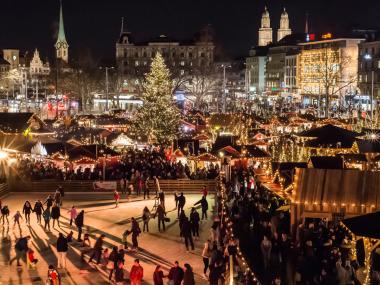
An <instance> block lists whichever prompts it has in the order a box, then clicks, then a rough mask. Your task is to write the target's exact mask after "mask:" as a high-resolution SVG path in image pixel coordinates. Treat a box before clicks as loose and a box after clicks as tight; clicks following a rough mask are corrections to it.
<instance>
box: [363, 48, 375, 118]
mask: <svg viewBox="0 0 380 285" xmlns="http://www.w3.org/2000/svg"><path fill="white" fill-rule="evenodd" d="M364 60H366V61H370V62H371V64H372V55H371V54H369V53H366V54H365V55H364ZM366 71H367V69H366ZM374 77H375V71H374V70H373V68H372V67H371V120H372V121H373V92H374V82H373V81H374Z"/></svg>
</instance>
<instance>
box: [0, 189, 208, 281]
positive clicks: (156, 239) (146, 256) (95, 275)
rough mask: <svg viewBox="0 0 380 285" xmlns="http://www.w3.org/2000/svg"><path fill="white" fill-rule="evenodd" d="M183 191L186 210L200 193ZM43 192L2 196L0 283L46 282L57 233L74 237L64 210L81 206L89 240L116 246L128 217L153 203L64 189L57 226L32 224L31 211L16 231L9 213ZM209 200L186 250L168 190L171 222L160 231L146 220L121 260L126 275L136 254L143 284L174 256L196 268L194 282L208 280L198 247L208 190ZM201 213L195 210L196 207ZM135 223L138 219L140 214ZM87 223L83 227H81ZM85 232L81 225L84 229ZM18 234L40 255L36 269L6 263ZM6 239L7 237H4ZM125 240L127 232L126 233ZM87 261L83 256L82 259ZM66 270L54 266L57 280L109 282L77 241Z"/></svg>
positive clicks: (202, 236) (41, 196) (205, 232)
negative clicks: (5, 220)
mask: <svg viewBox="0 0 380 285" xmlns="http://www.w3.org/2000/svg"><path fill="white" fill-rule="evenodd" d="M185 196H186V205H185V208H186V214H187V216H188V215H189V208H191V207H192V205H193V204H194V203H195V202H197V201H198V200H199V199H200V198H201V195H200V194H199V195H198V194H187V195H186V194H185ZM46 197H47V193H33V194H29V193H28V194H26V193H25V194H24V193H17V194H11V195H9V196H7V197H6V198H4V199H2V203H3V205H8V206H9V208H10V211H11V213H10V225H9V226H7V225H5V226H2V225H0V229H1V232H0V233H1V255H0V265H1V274H0V284H46V278H47V267H48V264H53V265H54V266H56V265H57V257H56V255H57V252H56V240H57V236H58V233H59V232H63V233H64V234H67V233H69V232H70V230H73V231H74V237H75V238H76V237H77V231H76V227H75V226H72V227H70V225H69V218H68V217H69V214H68V213H67V211H68V209H69V208H70V207H71V206H72V205H75V206H76V207H77V209H78V210H82V209H83V210H85V218H84V223H85V226H88V231H89V233H90V235H91V243H92V245H93V244H94V242H95V238H96V237H97V236H98V235H100V234H102V233H104V234H105V235H106V238H105V244H104V245H105V247H108V248H111V247H112V246H113V245H118V246H119V245H121V236H122V233H123V232H124V231H125V230H126V229H130V226H131V225H130V218H131V217H135V218H141V215H142V211H143V208H144V207H145V206H148V208H149V209H152V208H153V205H154V200H145V201H144V200H142V198H137V197H134V198H131V199H130V200H127V199H122V200H121V203H120V205H119V207H118V208H115V205H114V202H113V200H112V199H113V194H112V193H83V194H79V193H78V194H66V196H65V198H64V201H63V206H62V208H61V219H60V221H61V227H60V228H59V227H58V226H57V225H56V226H55V228H54V229H53V228H52V229H51V232H50V233H49V232H45V231H44V230H43V228H42V227H41V226H40V225H38V224H37V221H36V216H35V214H34V213H32V215H31V225H30V227H29V226H28V225H27V224H26V223H25V221H24V220H23V221H22V223H21V232H20V230H19V229H18V227H17V226H16V227H13V221H12V219H11V218H12V217H13V215H14V214H15V212H16V211H17V210H20V212H22V207H23V204H24V202H25V201H26V200H29V201H30V202H31V204H32V206H33V205H34V202H35V201H36V200H37V199H40V200H41V201H44V200H45V198H46ZM208 202H209V220H208V221H203V222H202V223H201V225H200V238H199V239H196V240H195V241H194V242H195V246H196V248H195V251H194V252H186V248H185V245H184V243H183V242H181V240H180V237H179V226H178V220H177V219H176V217H177V212H176V210H174V208H175V203H174V197H173V195H172V194H167V195H166V202H165V203H166V209H167V211H168V217H169V218H170V222H169V223H168V224H167V229H166V232H165V233H162V232H161V233H159V232H158V229H157V220H156V219H151V220H150V223H149V230H150V232H149V233H142V234H141V235H140V236H139V247H140V250H139V251H138V252H134V253H132V252H127V255H126V263H125V269H126V270H125V278H128V277H129V270H130V268H131V266H132V264H133V260H134V259H135V258H139V259H140V263H141V265H142V266H143V268H144V280H143V283H144V284H153V271H154V268H155V266H156V265H157V264H160V265H161V266H162V267H163V269H164V273H166V272H167V270H168V269H169V268H170V266H172V263H173V262H174V261H175V260H178V261H179V262H180V264H181V266H183V264H184V263H186V262H187V263H189V264H190V265H191V266H192V267H193V270H194V273H195V281H196V283H197V284H207V283H208V282H207V281H206V280H204V279H202V277H201V275H202V273H203V263H202V257H201V252H202V248H203V242H204V241H205V240H206V239H207V237H208V236H209V232H210V226H211V219H210V216H211V211H212V208H213V205H214V196H213V194H209V195H208ZM199 212H200V210H199ZM139 223H140V228H141V229H142V221H141V219H139ZM51 226H52V224H51ZM85 228H86V227H85ZM84 232H86V229H84ZM20 235H22V236H26V235H30V236H31V237H32V239H31V241H30V243H29V245H30V246H31V247H32V248H33V249H34V250H35V253H36V258H37V259H38V260H39V262H38V265H37V269H36V270H28V269H27V267H26V264H25V263H22V269H19V270H17V267H16V263H15V262H14V263H13V264H12V266H10V265H9V260H10V259H11V258H12V257H14V256H15V250H14V244H15V240H16V239H17V238H18V237H20ZM9 240H10V241H11V242H9ZM128 241H129V242H130V237H129V238H128ZM86 260H88V259H87V258H86ZM67 262H68V264H67V271H65V270H59V271H60V272H61V275H62V284H109V281H108V270H107V269H106V268H105V267H102V266H96V265H94V264H91V265H88V264H87V263H83V262H81V261H80V250H79V244H78V243H77V242H76V241H74V242H73V243H72V244H71V245H70V246H69V252H68V256H67Z"/></svg>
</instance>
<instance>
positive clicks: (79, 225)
mask: <svg viewBox="0 0 380 285" xmlns="http://www.w3.org/2000/svg"><path fill="white" fill-rule="evenodd" d="M75 225H76V226H77V228H78V239H77V241H79V242H81V241H82V228H83V225H84V210H82V211H80V212H79V214H78V216H77V217H76V219H75Z"/></svg>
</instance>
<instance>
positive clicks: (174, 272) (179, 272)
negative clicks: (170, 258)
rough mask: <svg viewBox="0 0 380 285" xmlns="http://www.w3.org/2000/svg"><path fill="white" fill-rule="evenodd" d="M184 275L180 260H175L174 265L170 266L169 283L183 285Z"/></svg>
mask: <svg viewBox="0 0 380 285" xmlns="http://www.w3.org/2000/svg"><path fill="white" fill-rule="evenodd" d="M183 275H184V272H183V269H182V268H181V267H180V266H179V263H178V261H175V262H174V266H173V267H172V268H170V271H169V275H168V278H169V284H172V285H181V283H182V280H183Z"/></svg>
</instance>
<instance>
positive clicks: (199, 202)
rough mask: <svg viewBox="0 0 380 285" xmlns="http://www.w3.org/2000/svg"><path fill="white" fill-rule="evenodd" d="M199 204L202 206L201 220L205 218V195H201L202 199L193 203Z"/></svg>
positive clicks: (206, 208) (206, 206)
mask: <svg viewBox="0 0 380 285" xmlns="http://www.w3.org/2000/svg"><path fill="white" fill-rule="evenodd" d="M198 204H201V208H202V220H207V210H208V202H207V199H206V196H202V199H201V200H199V201H198V202H196V203H195V204H194V206H196V205H198Z"/></svg>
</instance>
